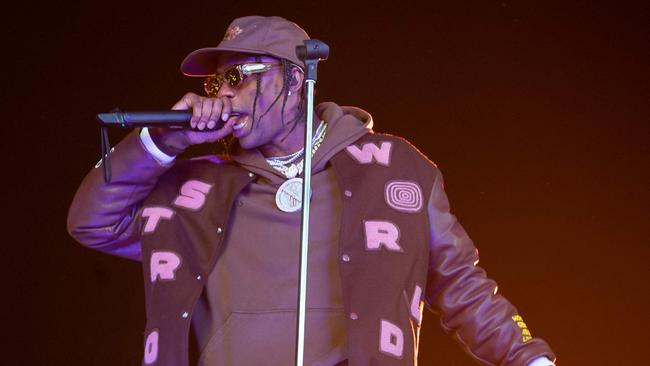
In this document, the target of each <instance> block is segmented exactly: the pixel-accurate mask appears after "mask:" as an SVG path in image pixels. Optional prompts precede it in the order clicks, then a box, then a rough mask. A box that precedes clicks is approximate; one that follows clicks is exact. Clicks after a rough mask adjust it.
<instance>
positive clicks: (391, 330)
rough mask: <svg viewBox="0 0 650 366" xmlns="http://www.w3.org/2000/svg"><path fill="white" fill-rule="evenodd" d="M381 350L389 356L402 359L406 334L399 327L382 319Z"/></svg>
mask: <svg viewBox="0 0 650 366" xmlns="http://www.w3.org/2000/svg"><path fill="white" fill-rule="evenodd" d="M379 338H380V339H379V350H380V351H381V352H383V353H386V354H388V355H391V356H394V357H397V358H401V357H402V353H403V351H404V334H403V333H402V330H401V329H399V327H398V326H397V325H395V324H393V323H391V322H389V321H387V320H383V319H381V334H380V336H379Z"/></svg>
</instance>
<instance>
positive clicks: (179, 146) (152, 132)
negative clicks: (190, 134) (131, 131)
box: [148, 128, 190, 156]
mask: <svg viewBox="0 0 650 366" xmlns="http://www.w3.org/2000/svg"><path fill="white" fill-rule="evenodd" d="M148 130H149V136H151V140H152V141H153V143H154V144H155V145H156V147H157V148H158V149H160V151H162V152H163V153H165V154H166V155H168V156H177V155H180V154H182V153H183V151H185V149H187V148H188V147H189V146H190V141H189V139H188V138H187V136H185V134H184V133H182V132H181V131H172V130H169V129H163V128H149V129H148Z"/></svg>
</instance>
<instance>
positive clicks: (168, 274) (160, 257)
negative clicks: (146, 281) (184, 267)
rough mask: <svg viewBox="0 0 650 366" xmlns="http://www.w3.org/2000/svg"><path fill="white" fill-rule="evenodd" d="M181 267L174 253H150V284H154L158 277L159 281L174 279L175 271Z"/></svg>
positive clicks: (178, 258)
mask: <svg viewBox="0 0 650 366" xmlns="http://www.w3.org/2000/svg"><path fill="white" fill-rule="evenodd" d="M180 265H181V258H180V257H179V256H178V255H177V254H176V253H174V252H153V253H151V263H150V265H149V267H150V272H151V282H156V279H158V277H160V280H161V281H171V280H174V279H175V277H176V270H177V269H178V267H179V266H180Z"/></svg>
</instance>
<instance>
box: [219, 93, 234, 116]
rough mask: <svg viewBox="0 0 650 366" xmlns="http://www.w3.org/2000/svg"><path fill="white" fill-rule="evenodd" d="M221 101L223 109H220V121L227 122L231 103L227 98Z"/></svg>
mask: <svg viewBox="0 0 650 366" xmlns="http://www.w3.org/2000/svg"><path fill="white" fill-rule="evenodd" d="M221 100H222V101H223V107H222V108H221V120H222V121H227V120H228V118H230V112H232V102H231V101H230V98H228V97H224V98H222V99H221Z"/></svg>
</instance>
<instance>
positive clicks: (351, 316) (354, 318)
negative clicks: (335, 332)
mask: <svg viewBox="0 0 650 366" xmlns="http://www.w3.org/2000/svg"><path fill="white" fill-rule="evenodd" d="M350 319H352V320H357V319H359V315H357V313H350Z"/></svg>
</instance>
